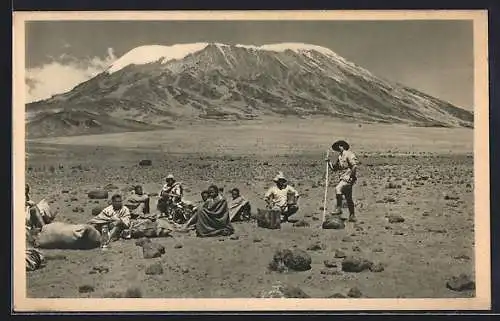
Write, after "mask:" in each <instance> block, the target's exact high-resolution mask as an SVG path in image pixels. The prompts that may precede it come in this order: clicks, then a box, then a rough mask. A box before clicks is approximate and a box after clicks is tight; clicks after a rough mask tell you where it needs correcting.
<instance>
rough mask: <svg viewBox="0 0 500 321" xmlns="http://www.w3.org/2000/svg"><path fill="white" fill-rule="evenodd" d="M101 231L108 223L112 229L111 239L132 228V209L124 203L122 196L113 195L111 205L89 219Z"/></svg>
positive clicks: (110, 229)
mask: <svg viewBox="0 0 500 321" xmlns="http://www.w3.org/2000/svg"><path fill="white" fill-rule="evenodd" d="M89 224H90V225H93V226H94V227H95V228H96V229H97V230H98V231H99V232H101V231H102V227H103V226H104V225H107V226H108V228H109V231H110V235H109V241H111V240H115V239H116V238H119V237H120V234H121V232H122V231H124V230H128V229H129V228H130V211H129V209H128V208H127V207H126V206H124V205H123V202H122V197H121V195H119V194H115V195H113V196H112V197H111V205H110V206H108V207H106V208H105V209H103V210H102V211H101V213H99V214H98V215H96V216H95V217H94V218H92V219H91V220H90V221H89Z"/></svg>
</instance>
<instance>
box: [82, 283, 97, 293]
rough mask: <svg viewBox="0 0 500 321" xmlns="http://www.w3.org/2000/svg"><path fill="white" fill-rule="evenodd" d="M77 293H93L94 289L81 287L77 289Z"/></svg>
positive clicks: (90, 286)
mask: <svg viewBox="0 0 500 321" xmlns="http://www.w3.org/2000/svg"><path fill="white" fill-rule="evenodd" d="M78 292H79V293H89V292H94V287H93V286H92V285H87V284H86V285H81V286H79V287H78Z"/></svg>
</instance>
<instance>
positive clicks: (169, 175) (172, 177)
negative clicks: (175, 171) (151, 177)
mask: <svg viewBox="0 0 500 321" xmlns="http://www.w3.org/2000/svg"><path fill="white" fill-rule="evenodd" d="M165 179H174V175H172V174H168V175H167V177H166V178H165Z"/></svg>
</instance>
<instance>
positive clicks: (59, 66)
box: [25, 48, 116, 103]
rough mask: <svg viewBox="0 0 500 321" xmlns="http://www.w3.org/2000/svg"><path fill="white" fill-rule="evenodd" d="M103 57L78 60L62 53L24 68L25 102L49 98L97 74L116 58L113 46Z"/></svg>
mask: <svg viewBox="0 0 500 321" xmlns="http://www.w3.org/2000/svg"><path fill="white" fill-rule="evenodd" d="M107 54H108V56H107V57H106V58H104V59H102V58H100V57H93V58H90V59H83V60H78V59H76V58H75V57H71V56H69V55H67V54H62V55H61V56H59V57H58V58H57V59H53V61H52V62H50V63H47V64H44V65H42V66H40V67H35V68H30V69H27V70H26V78H25V82H26V102H27V103H28V102H33V101H38V100H42V99H46V98H50V97H51V96H52V95H55V94H61V93H64V92H67V91H70V90H71V89H73V88H74V87H75V86H76V85H78V84H80V83H82V82H84V81H86V80H89V79H90V78H92V77H95V76H97V75H98V74H99V73H101V72H102V71H104V70H105V69H106V68H107V67H108V66H109V65H110V64H111V63H112V62H113V61H115V60H116V56H115V55H114V51H113V48H108V52H107Z"/></svg>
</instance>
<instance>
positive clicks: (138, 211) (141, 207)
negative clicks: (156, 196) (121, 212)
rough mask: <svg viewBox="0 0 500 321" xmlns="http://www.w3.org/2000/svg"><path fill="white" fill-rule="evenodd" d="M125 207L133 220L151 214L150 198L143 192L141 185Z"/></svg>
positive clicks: (136, 187) (136, 188) (135, 188)
mask: <svg viewBox="0 0 500 321" xmlns="http://www.w3.org/2000/svg"><path fill="white" fill-rule="evenodd" d="M125 206H126V207H127V208H128V209H129V210H130V215H131V216H132V218H136V217H138V216H142V215H143V214H149V196H148V195H147V194H145V193H144V192H143V190H142V186H141V185H137V186H135V187H134V193H133V194H131V195H130V196H129V197H128V198H127V200H126V203H125Z"/></svg>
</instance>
